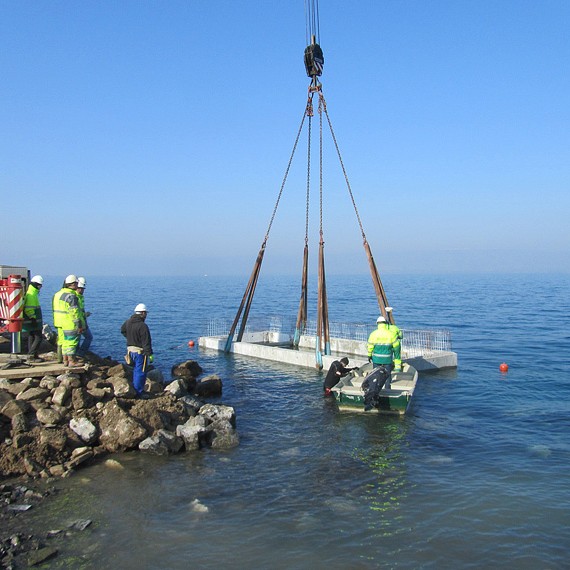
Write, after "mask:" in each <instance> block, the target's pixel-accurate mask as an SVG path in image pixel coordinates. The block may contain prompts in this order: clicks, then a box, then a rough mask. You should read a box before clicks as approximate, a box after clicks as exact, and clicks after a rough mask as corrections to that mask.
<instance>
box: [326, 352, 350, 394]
mask: <svg viewBox="0 0 570 570" xmlns="http://www.w3.org/2000/svg"><path fill="white" fill-rule="evenodd" d="M347 366H348V358H347V357H346V356H344V357H343V358H341V359H340V361H339V360H335V361H334V362H333V363H332V364H331V367H330V368H329V371H328V372H327V376H326V378H325V383H324V386H323V388H324V390H325V396H330V394H331V388H332V387H333V386H336V385H337V384H338V383H339V381H340V379H341V378H343V377H344V376H346V375H347V374H348V373H349V372H351V371H352V370H355V369H354V368H347Z"/></svg>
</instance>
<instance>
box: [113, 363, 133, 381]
mask: <svg viewBox="0 0 570 570" xmlns="http://www.w3.org/2000/svg"><path fill="white" fill-rule="evenodd" d="M107 376H109V377H112V376H120V377H122V378H132V376H133V369H132V368H131V367H130V366H127V365H126V364H123V363H120V364H117V365H116V366H112V367H111V368H109V370H107Z"/></svg>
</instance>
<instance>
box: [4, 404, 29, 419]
mask: <svg viewBox="0 0 570 570" xmlns="http://www.w3.org/2000/svg"><path fill="white" fill-rule="evenodd" d="M29 409H30V404H28V403H27V402H22V401H18V400H10V401H9V402H6V403H5V404H4V405H3V406H2V409H1V410H0V414H2V415H4V416H6V417H8V418H10V419H12V418H13V417H14V416H15V415H16V414H19V413H24V414H25V413H26V412H27V411H28V410H29Z"/></svg>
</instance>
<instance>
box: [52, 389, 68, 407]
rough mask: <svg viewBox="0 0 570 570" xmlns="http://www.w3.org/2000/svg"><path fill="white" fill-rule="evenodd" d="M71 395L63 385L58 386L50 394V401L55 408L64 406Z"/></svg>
mask: <svg viewBox="0 0 570 570" xmlns="http://www.w3.org/2000/svg"><path fill="white" fill-rule="evenodd" d="M70 395H71V389H70V388H68V387H67V386H64V385H61V384H60V385H59V386H58V387H57V388H56V389H55V390H54V391H53V394H52V397H51V401H52V403H53V404H55V405H57V406H63V405H65V403H66V401H67V400H68V399H69V396H70Z"/></svg>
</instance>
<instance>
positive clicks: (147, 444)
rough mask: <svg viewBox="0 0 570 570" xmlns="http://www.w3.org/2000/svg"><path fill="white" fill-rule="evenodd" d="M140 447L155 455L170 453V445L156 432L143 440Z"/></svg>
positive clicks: (141, 449)
mask: <svg viewBox="0 0 570 570" xmlns="http://www.w3.org/2000/svg"><path fill="white" fill-rule="evenodd" d="M139 449H140V451H146V452H147V453H154V454H155V455H168V446H167V445H166V443H164V442H163V441H162V440H161V439H160V437H158V435H156V434H155V435H152V436H151V437H147V438H146V439H144V440H143V441H141V442H140V443H139Z"/></svg>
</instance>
